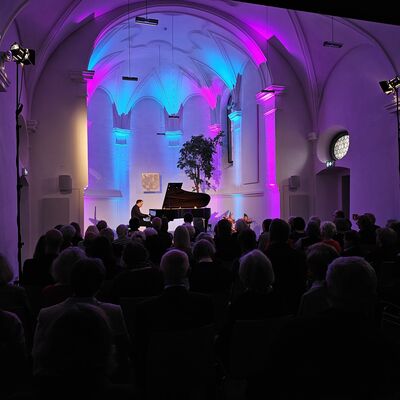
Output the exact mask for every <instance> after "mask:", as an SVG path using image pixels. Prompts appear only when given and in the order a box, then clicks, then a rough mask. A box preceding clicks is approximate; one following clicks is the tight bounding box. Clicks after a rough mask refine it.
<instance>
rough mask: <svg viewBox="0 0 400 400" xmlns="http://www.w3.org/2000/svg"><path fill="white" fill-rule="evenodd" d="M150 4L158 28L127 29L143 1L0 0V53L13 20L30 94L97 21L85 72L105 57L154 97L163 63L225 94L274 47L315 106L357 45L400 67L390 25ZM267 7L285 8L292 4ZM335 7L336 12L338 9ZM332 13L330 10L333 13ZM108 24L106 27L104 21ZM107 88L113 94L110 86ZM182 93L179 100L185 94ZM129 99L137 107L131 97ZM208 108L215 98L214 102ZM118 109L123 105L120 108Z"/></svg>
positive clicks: (180, 1)
mask: <svg viewBox="0 0 400 400" xmlns="http://www.w3.org/2000/svg"><path fill="white" fill-rule="evenodd" d="M147 3H148V13H149V16H150V17H153V18H154V17H156V18H158V19H159V20H160V24H159V25H158V26H157V27H147V26H146V27H143V26H139V25H135V24H134V23H132V24H131V26H130V27H129V26H128V23H127V15H128V10H129V13H130V16H131V17H132V18H133V17H134V16H136V15H143V14H144V13H145V5H146V2H145V1H136V0H57V2H54V0H3V2H2V5H1V7H2V9H3V11H4V12H3V13H2V14H0V29H1V30H0V34H1V37H0V49H5V47H7V46H9V43H5V42H4V34H5V33H6V31H7V28H8V27H9V26H10V24H11V23H13V22H15V23H16V25H17V28H18V31H19V35H20V39H21V42H22V44H23V45H24V46H26V47H29V48H34V49H36V52H37V64H36V66H35V68H32V69H30V70H29V71H27V78H28V79H27V86H28V88H29V87H30V88H31V90H32V91H33V90H34V87H35V85H36V82H37V81H38V79H39V77H40V74H41V71H42V68H43V67H44V65H45V63H46V62H47V61H48V59H49V58H50V57H51V55H52V53H53V52H54V51H55V50H56V49H57V48H58V46H59V45H60V43H62V42H63V41H64V40H65V39H66V38H68V36H69V35H71V34H72V33H73V32H76V31H78V30H80V29H83V28H84V27H85V26H86V24H89V23H96V24H99V25H101V24H103V25H102V27H101V28H100V29H99V32H103V34H102V37H101V39H99V40H98V41H97V43H96V44H97V46H96V49H95V51H94V52H93V54H92V57H91V59H90V62H89V64H88V66H87V68H88V69H89V68H93V69H96V74H97V76H99V75H101V74H99V71H101V70H103V72H104V73H105V72H106V71H105V70H104V68H105V63H104V60H107V62H108V66H107V68H109V69H110V71H113V73H118V74H123V75H129V74H132V75H140V76H141V77H142V79H141V83H140V85H141V86H140V87H141V88H142V89H143V90H144V86H145V85H147V89H146V90H147V91H150V92H151V91H152V90H153V91H156V90H158V94H155V95H156V96H161V94H160V93H161V92H162V91H163V90H164V91H166V90H171V89H173V88H168V87H167V86H166V85H167V80H166V75H162V74H160V66H161V65H163V70H164V71H166V70H168V73H169V74H172V75H174V74H177V73H179V74H180V75H181V76H182V79H183V80H185V82H186V83H184V85H183V90H185V89H184V88H185V87H186V88H188V87H189V86H191V90H194V89H193V88H195V90H199V91H201V90H205V91H209V92H210V93H211V94H212V93H215V92H218V91H219V90H222V89H221V88H222V87H229V88H231V87H232V85H233V84H234V79H235V75H236V74H237V73H240V71H241V70H242V69H243V68H244V65H246V63H247V62H249V61H250V62H253V63H254V64H255V65H260V63H262V62H263V61H264V60H263V55H262V53H260V49H261V51H263V53H264V54H265V55H266V57H267V58H268V48H269V47H271V46H272V47H274V49H276V50H277V51H279V52H280V53H281V55H282V56H283V57H285V58H286V59H287V60H288V62H289V63H290V64H291V66H292V68H293V70H294V72H295V73H296V75H297V76H298V78H299V80H300V81H301V82H303V83H304V86H305V90H306V91H308V93H309V94H310V96H309V97H311V98H314V99H318V96H319V95H320V93H321V92H322V90H323V87H324V85H325V84H326V81H327V79H329V76H330V74H331V72H332V70H333V69H334V68H335V66H336V65H338V63H340V60H341V59H342V58H343V57H345V56H346V55H347V54H348V53H349V52H351V51H352V50H354V49H356V48H358V47H360V46H365V45H368V46H375V47H376V48H377V49H378V51H379V52H381V54H382V56H383V58H385V60H386V61H387V64H388V65H389V66H390V68H391V69H392V70H393V74H395V73H397V67H396V66H399V65H400V52H398V51H397V49H399V48H400V27H399V26H395V25H383V24H380V23H374V22H367V21H361V20H352V19H348V18H347V15H345V17H330V16H328V15H322V14H313V13H309V12H302V11H293V10H288V9H283V8H275V7H263V6H260V5H255V4H249V3H244V2H238V1H232V0H191V1H184V0H175V1H173V2H171V1H169V0H149V1H148V2H147ZM268 3H269V4H273V5H277V4H278V3H279V4H284V5H287V6H289V4H292V3H295V2H278V1H275V2H268ZM311 3H313V2H311ZM314 3H315V2H314ZM335 4H336V2H335ZM293 5H294V4H293ZM326 9H327V10H330V9H328V8H326ZM338 10H339V11H340V10H342V11H343V9H341V8H340V6H339V7H338ZM332 11H335V10H334V9H333V8H332ZM332 14H340V12H336V11H335V13H333V12H332ZM342 14H343V13H342ZM349 15H353V13H351V14H349ZM360 15H361V14H360ZM377 15H379V12H377ZM172 16H173V17H172ZM173 19H174V20H175V24H174V40H173V39H172V20H173ZM105 20H107V21H108V22H107V23H104V21H105ZM131 21H132V20H131ZM128 28H129V29H131V35H130V49H131V56H130V57H129V54H128V51H127V49H128V46H129V43H128V42H129V35H128ZM105 33H107V34H106V35H105ZM249 38H250V39H249ZM332 39H333V40H334V41H337V42H341V43H343V47H342V48H341V49H334V48H327V47H323V46H322V43H323V42H324V41H326V40H332ZM172 48H174V52H172ZM228 48H229V51H228V50H227V49H228ZM228 53H229V55H228V56H226V54H228ZM173 57H174V59H173ZM129 62H130V63H131V68H130V70H129ZM267 62H268V61H267ZM363 67H365V65H364V66H363ZM110 71H108V72H110ZM150 78H153V79H150ZM383 78H384V77H382V79H383ZM150 81H152V82H153V83H154V82H158V83H157V85H158V87H157V89H156V88H154V87H153V88H151V87H149V85H150ZM146 82H147V83H146ZM276 83H279V82H276ZM98 84H100V82H98ZM103 84H104V82H103ZM150 86H151V85H150ZM160 88H161V91H160ZM112 90H114V91H117V90H119V89H118V88H116V87H114V88H111V91H112ZM179 95H180V96H183V97H184V96H185V95H187V93H184V92H183V93H180V94H179ZM128 101H131V102H134V101H135V99H133V98H130V99H129V100H128V99H127V100H126V102H128ZM209 101H210V102H211V103H213V102H214V101H215V99H214V98H213V96H212V95H210V96H209ZM173 102H174V101H173V100H172V99H167V100H166V103H168V104H169V107H170V109H171V110H172V109H174V108H176V106H174V104H173ZM125 106H126V104H125V105H123V104H122V105H121V110H120V111H123V109H124V107H125Z"/></svg>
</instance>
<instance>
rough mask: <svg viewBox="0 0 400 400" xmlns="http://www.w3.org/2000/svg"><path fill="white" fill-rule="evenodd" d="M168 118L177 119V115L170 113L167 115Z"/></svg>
mask: <svg viewBox="0 0 400 400" xmlns="http://www.w3.org/2000/svg"><path fill="white" fill-rule="evenodd" d="M168 118H174V119H179V115H176V114H171V115H168Z"/></svg>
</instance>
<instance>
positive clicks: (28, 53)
mask: <svg viewBox="0 0 400 400" xmlns="http://www.w3.org/2000/svg"><path fill="white" fill-rule="evenodd" d="M10 53H11V60H12V61H15V62H16V63H18V64H21V65H29V64H32V65H35V50H32V49H26V48H24V47H22V46H21V45H20V44H18V43H17V42H15V43H13V44H12V45H11V47H10Z"/></svg>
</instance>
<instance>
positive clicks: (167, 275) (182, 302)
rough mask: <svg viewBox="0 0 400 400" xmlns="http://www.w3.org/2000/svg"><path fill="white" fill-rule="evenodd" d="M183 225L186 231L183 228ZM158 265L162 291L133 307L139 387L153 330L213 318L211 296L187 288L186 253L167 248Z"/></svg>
mask: <svg viewBox="0 0 400 400" xmlns="http://www.w3.org/2000/svg"><path fill="white" fill-rule="evenodd" d="M178 228H179V227H178ZM182 229H184V230H185V231H186V228H184V227H182ZM186 232H187V231H186ZM160 268H161V271H162V272H163V274H164V282H165V286H164V290H163V292H162V294H161V295H160V296H158V297H157V298H155V299H151V300H148V301H146V302H144V303H140V304H138V305H137V309H136V321H135V327H136V328H135V329H136V337H135V353H136V357H135V360H136V372H137V383H138V385H139V387H141V388H143V385H144V382H145V376H144V371H145V360H146V353H147V347H148V340H149V337H150V335H151V333H152V332H155V331H179V330H186V329H193V328H196V327H201V326H205V325H208V324H211V323H213V322H214V308H213V302H212V299H211V298H210V297H209V296H207V295H204V294H200V293H194V292H189V290H188V288H187V287H188V285H187V274H188V270H189V259H188V256H187V254H186V253H185V252H183V251H181V250H176V249H172V250H170V251H168V252H167V253H165V254H164V256H163V258H162V259H161V265H160ZM171 356H172V357H173V355H171Z"/></svg>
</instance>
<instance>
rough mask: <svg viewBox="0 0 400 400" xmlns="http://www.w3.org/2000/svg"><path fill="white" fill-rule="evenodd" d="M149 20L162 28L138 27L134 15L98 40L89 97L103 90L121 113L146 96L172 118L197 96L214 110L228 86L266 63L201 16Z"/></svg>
mask: <svg viewBox="0 0 400 400" xmlns="http://www.w3.org/2000/svg"><path fill="white" fill-rule="evenodd" d="M148 17H149V18H155V19H158V20H159V25H158V26H148V25H141V24H135V20H134V18H133V17H132V15H130V18H129V19H128V18H121V20H119V21H117V22H115V23H114V24H113V26H112V27H110V28H108V29H107V30H106V31H105V32H103V33H102V34H101V36H100V39H99V40H97V42H96V45H95V49H94V51H93V53H92V56H91V58H90V61H89V65H88V68H89V69H90V70H95V71H96V74H95V76H94V79H93V81H90V82H89V96H91V94H92V93H93V91H94V90H95V89H96V88H97V87H98V86H101V87H102V88H104V89H105V90H106V91H107V92H108V93H109V94H110V95H111V97H112V99H113V101H114V102H115V104H116V106H117V111H118V113H119V114H122V113H127V112H128V111H129V109H130V108H131V106H132V104H134V103H135V102H136V101H138V100H139V99H140V98H143V97H152V98H154V99H156V100H157V101H158V102H159V103H161V104H162V105H163V106H164V107H165V108H166V110H167V112H168V113H169V114H175V113H177V112H178V111H179V108H180V106H181V104H183V103H184V102H185V100H186V99H187V98H189V97H190V96H192V95H195V94H199V95H202V96H203V97H204V98H205V99H206V101H207V102H208V104H209V105H210V107H211V108H215V106H216V103H217V98H218V96H220V95H222V93H223V91H224V89H225V88H228V89H230V90H232V89H233V87H234V85H235V83H236V79H237V76H238V75H239V74H242V73H243V70H244V68H245V67H246V65H247V64H248V63H249V62H253V63H254V64H255V65H257V66H258V64H259V63H260V62H261V61H264V62H265V57H264V56H263V57H262V58H261V60H260V57H257V55H258V56H259V54H256V55H254V56H253V54H252V52H251V51H249V49H247V48H246V47H245V44H243V43H241V42H240V41H239V40H238V38H237V36H235V35H234V34H233V33H231V32H230V31H229V30H227V29H226V28H223V27H221V26H219V25H217V24H215V23H212V22H210V21H207V20H205V19H203V18H199V17H196V16H193V15H189V14H182V13H180V14H172V13H152V14H149V15H148ZM259 53H260V54H262V53H261V51H259ZM122 76H135V77H138V78H139V81H138V82H132V81H126V80H122V79H121V77H122ZM261 89H262V87H260V90H261Z"/></svg>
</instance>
